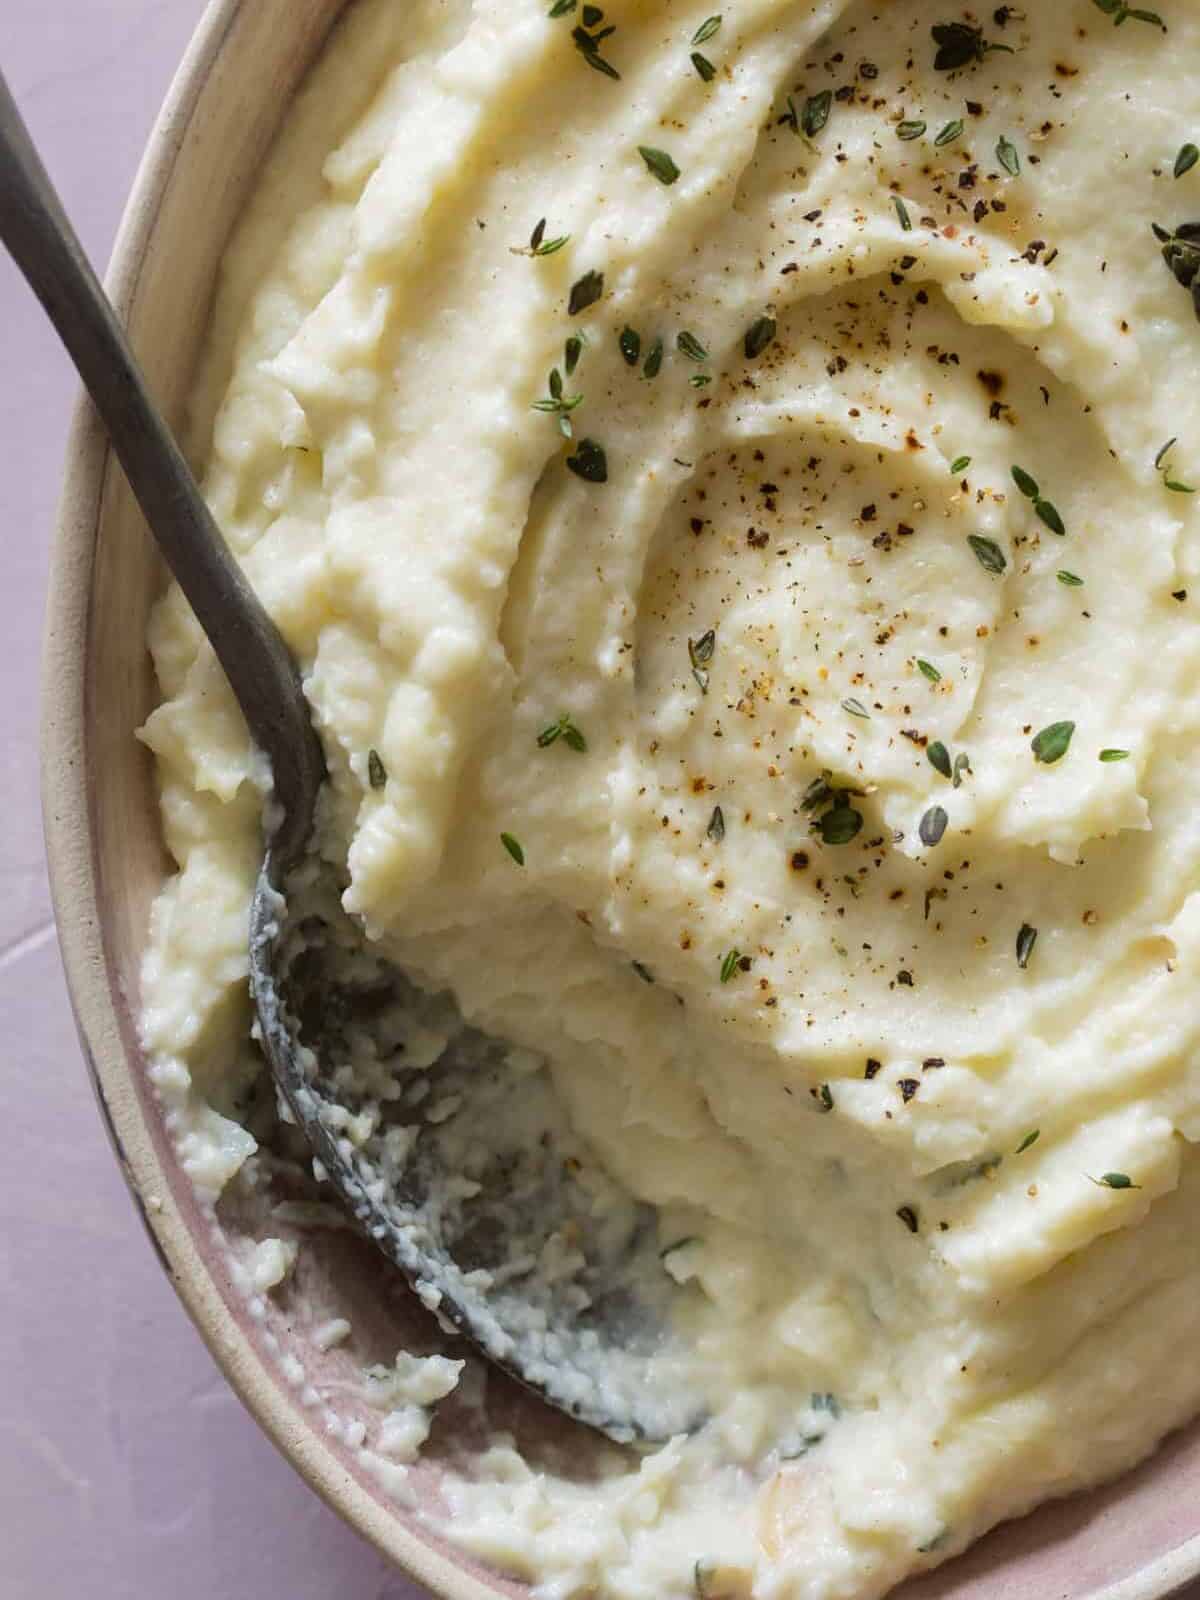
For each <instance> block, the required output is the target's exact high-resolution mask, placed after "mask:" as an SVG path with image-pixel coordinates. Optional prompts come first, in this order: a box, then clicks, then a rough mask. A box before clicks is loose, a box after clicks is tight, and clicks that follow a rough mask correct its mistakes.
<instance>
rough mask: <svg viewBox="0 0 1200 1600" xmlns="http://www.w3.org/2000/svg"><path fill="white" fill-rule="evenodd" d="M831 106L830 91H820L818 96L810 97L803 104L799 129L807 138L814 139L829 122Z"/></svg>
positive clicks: (831, 97)
mask: <svg viewBox="0 0 1200 1600" xmlns="http://www.w3.org/2000/svg"><path fill="white" fill-rule="evenodd" d="M832 105H833V90H832V89H822V90H821V92H820V94H814V95H810V96H809V98H808V99H807V100H806V101H805V102H804V109H803V110H802V111H801V113H800V128H801V131H802V132H803V133H804V134H805V136H806V137H807V138H809V139H815V138H816V136H817V134H818V133H820V131H821V129H822V128H823V127H824V126H825V124H826V123H827V122H828V121H829V112H830V108H831V107H832Z"/></svg>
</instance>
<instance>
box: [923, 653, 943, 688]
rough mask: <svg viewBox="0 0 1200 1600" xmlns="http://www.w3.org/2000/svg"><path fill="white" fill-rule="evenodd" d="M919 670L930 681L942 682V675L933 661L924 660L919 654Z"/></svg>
mask: <svg viewBox="0 0 1200 1600" xmlns="http://www.w3.org/2000/svg"><path fill="white" fill-rule="evenodd" d="M917 671H918V672H919V673H920V674H921V675H922V677H925V678H928V679H929V681H930V683H941V681H942V675H941V673H940V672H939V671H938V669H937V668H936V667H935V666H934V664H933V662H932V661H922V660H921V658H920V657H919V656H918V657H917Z"/></svg>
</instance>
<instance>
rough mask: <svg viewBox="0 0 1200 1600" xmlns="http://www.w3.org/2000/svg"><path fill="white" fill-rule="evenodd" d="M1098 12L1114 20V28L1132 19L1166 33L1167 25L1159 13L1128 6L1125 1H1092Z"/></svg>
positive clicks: (1140, 7)
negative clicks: (1151, 25) (1147, 23)
mask: <svg viewBox="0 0 1200 1600" xmlns="http://www.w3.org/2000/svg"><path fill="white" fill-rule="evenodd" d="M1092 4H1093V5H1094V6H1095V7H1096V9H1097V10H1098V11H1103V12H1104V14H1105V16H1108V17H1111V18H1112V19H1113V26H1114V27H1115V28H1119V27H1120V26H1121V24H1122V23H1123V22H1128V21H1129V19H1130V18H1131V17H1132V18H1133V19H1134V21H1135V22H1149V23H1152V24H1153V25H1154V26H1155V27H1156V28H1161V29H1162V31H1163V32H1164V33H1166V31H1167V25H1166V23H1165V22H1164V21H1163V19H1162V18H1161V17H1160V16H1159V14H1158V12H1157V11H1147V10H1145V9H1144V8H1143V7H1142V6H1127V5H1126V4H1125V0H1092Z"/></svg>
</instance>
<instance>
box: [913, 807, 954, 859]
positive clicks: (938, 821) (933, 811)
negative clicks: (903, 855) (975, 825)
mask: <svg viewBox="0 0 1200 1600" xmlns="http://www.w3.org/2000/svg"><path fill="white" fill-rule="evenodd" d="M949 823H950V818H949V816H948V815H947V812H946V808H945V807H944V806H930V808H929V810H928V811H927V812H926V813H925V815H924V816H923V817H922V818H921V822H920V826H919V827H918V829H917V832H918V833H919V834H920V836H921V843H922V844H923V845H927V846H928V847H929V848H930V849H932V848H933V846H934V845H938V844H941V842H942V839H943V838H944V836H945V833H946V829H947V827H948V826H949Z"/></svg>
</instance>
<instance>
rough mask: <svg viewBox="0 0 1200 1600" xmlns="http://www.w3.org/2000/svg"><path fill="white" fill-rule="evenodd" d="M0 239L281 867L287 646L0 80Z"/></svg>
mask: <svg viewBox="0 0 1200 1600" xmlns="http://www.w3.org/2000/svg"><path fill="white" fill-rule="evenodd" d="M0 241H2V242H3V243H4V244H5V245H6V246H7V248H8V250H9V253H10V254H11V255H12V257H13V259H14V261H15V262H16V263H17V266H18V267H19V268H20V269H21V271H22V272H23V273H24V275H25V277H26V279H27V280H28V282H29V285H30V287H31V288H32V289H33V291H34V293H35V294H36V295H37V297H38V299H39V300H40V301H41V302H42V305H43V306H44V308H45V310H46V312H47V314H48V316H49V318H50V321H51V322H52V323H53V324H54V327H55V329H56V330H57V332H58V335H59V337H60V338H61V339H62V342H63V344H64V345H65V346H66V348H67V351H68V354H69V355H70V357H71V359H72V361H73V362H74V363H75V366H76V367H77V369H78V371H79V375H80V377H81V378H82V379H83V382H84V386H85V387H86V389H87V391H88V393H89V394H90V396H91V398H92V403H93V404H94V405H95V407H96V410H97V412H98V413H99V414H100V418H101V421H102V422H103V423H104V425H105V427H106V429H107V430H108V436H109V438H110V440H111V441H112V446H113V449H114V450H115V452H116V454H117V458H118V459H119V461H120V463H121V466H122V467H123V468H124V471H125V476H126V478H127V479H128V480H129V485H130V488H131V489H132V490H133V492H134V495H135V496H136V497H137V501H138V504H139V505H140V506H141V508H142V512H143V514H144V515H145V518H146V521H147V523H148V524H149V526H150V531H151V532H152V533H153V535H154V537H155V539H156V540H157V542H158V547H159V549H160V550H161V551H162V553H163V556H164V557H165V559H166V562H167V565H168V566H169V567H170V569H171V571H172V573H173V574H174V575H175V577H176V578H177V579H178V581H179V585H180V587H181V589H182V590H183V592H184V594H185V595H186V596H187V598H188V601H189V603H190V605H191V607H192V610H193V611H194V612H195V613H196V617H197V619H198V620H199V623H200V626H201V627H202V628H203V629H204V632H205V633H206V634H207V635H208V638H209V639H210V640H211V642H212V646H213V649H214V650H215V651H216V654H217V659H218V660H219V661H220V663H221V666H222V667H223V668H224V670H225V675H226V677H227V678H228V679H229V682H230V684H231V685H232V686H233V691H234V694H235V695H236V696H237V699H238V703H239V705H240V706H241V708H242V713H243V715H244V716H245V719H246V722H247V723H248V725H249V728H250V732H251V734H252V736H253V738H254V739H255V741H256V743H257V744H258V745H259V746H260V747H261V748H262V750H263V751H264V752H265V754H266V755H267V757H268V758H269V760H270V762H271V767H272V773H273V777H274V783H275V800H276V802H277V804H278V805H279V806H280V807H281V808H282V811H283V813H284V817H285V821H284V822H283V824H282V825H281V830H280V836H279V837H277V838H276V839H275V840H274V841H273V844H274V848H275V851H276V854H277V855H278V856H282V857H284V858H287V857H288V856H290V854H291V853H292V852H293V851H294V850H296V849H298V848H299V846H300V845H302V844H303V842H304V839H305V837H306V836H307V833H308V830H309V826H310V824H311V820H312V804H313V798H314V796H315V793H316V790H317V788H318V786H319V783H320V776H321V773H322V771H323V763H322V757H321V750H320V745H319V742H318V740H317V737H316V735H315V733H314V732H313V729H312V724H311V722H310V720H309V713H308V706H307V703H306V701H305V699H304V695H303V691H302V689H301V687H300V679H299V675H298V673H297V670H296V665H295V662H294V661H293V660H292V657H291V654H290V653H289V651H288V648H287V645H286V644H285V643H284V641H283V639H282V637H281V636H280V634H279V631H278V629H277V628H276V627H275V624H274V623H273V622H272V621H271V618H270V617H269V616H268V615H267V613H266V611H265V610H264V608H263V606H262V605H261V603H260V602H259V600H258V597H257V596H256V595H255V593H254V591H253V589H251V587H250V585H249V583H248V582H247V581H246V578H245V576H244V575H243V573H242V570H241V568H240V566H239V565H238V563H237V562H236V561H235V559H234V557H233V555H232V553H231V552H230V550H229V546H228V545H227V544H226V543H225V540H224V538H223V537H222V535H221V532H220V530H219V529H218V527H217V525H216V523H215V522H214V520H213V517H212V513H211V512H210V511H209V509H208V506H207V505H206V504H205V501H204V498H203V496H202V495H201V493H200V490H199V488H198V486H197V484H196V480H195V479H194V478H193V476H192V474H191V471H190V470H189V468H188V465H187V462H186V461H185V460H184V457H183V453H182V451H181V450H180V449H179V446H178V445H177V444H176V442H175V440H174V438H173V437H172V435H171V432H170V430H169V428H168V427H167V425H166V422H165V421H164V419H163V417H162V414H161V413H160V411H159V410H158V407H157V406H156V405H155V403H154V400H153V399H152V397H151V395H150V392H149V390H148V389H147V387H146V381H145V378H144V377H143V376H142V372H141V369H140V367H139V366H138V363H137V360H136V358H135V357H134V354H133V351H132V350H131V349H130V347H129V341H128V340H127V339H126V337H125V333H124V330H123V329H122V327H121V325H120V323H119V322H118V321H117V317H116V314H115V313H114V311H113V309H112V306H111V305H110V304H109V302H108V299H107V298H106V296H105V294H104V290H103V289H102V288H101V286H100V283H99V281H98V280H97V278H96V274H95V273H94V272H93V271H92V268H91V265H90V263H89V262H88V259H87V257H86V255H85V254H84V252H83V247H82V245H81V244H80V243H79V240H78V238H77V237H76V235H75V231H74V229H73V228H72V227H71V224H70V222H69V221H68V220H67V216H66V213H65V212H64V210H63V208H62V204H61V202H60V201H59V198H58V195H57V194H56V193H55V190H54V186H53V184H52V183H51V181H50V178H49V175H48V174H47V172H46V169H45V167H44V166H43V165H42V162H41V159H40V157H39V156H38V153H37V151H36V149H35V148H34V145H33V141H32V139H31V138H30V136H29V131H28V129H27V128H26V127H25V124H24V122H23V121H22V119H21V114H20V112H19V111H18V110H17V107H16V104H15V102H14V100H13V97H12V95H11V93H10V92H9V88H8V84H7V83H6V82H5V80H4V76H3V74H2V73H0Z"/></svg>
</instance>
